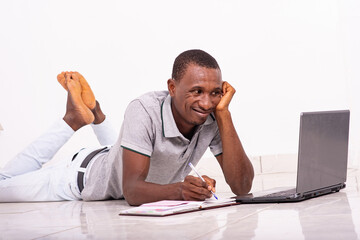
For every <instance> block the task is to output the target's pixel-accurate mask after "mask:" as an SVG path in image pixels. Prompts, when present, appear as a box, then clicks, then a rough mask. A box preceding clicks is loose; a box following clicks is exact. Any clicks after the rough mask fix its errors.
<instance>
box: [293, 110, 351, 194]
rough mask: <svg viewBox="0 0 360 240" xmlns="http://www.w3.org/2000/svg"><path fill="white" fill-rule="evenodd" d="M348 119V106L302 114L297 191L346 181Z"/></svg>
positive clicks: (301, 191)
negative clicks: (343, 108)
mask: <svg viewBox="0 0 360 240" xmlns="http://www.w3.org/2000/svg"><path fill="white" fill-rule="evenodd" d="M349 120H350V111H349V110H342V111H326V112H305V113H302V114H301V117H300V139H299V153H298V171H297V172H298V174H297V184H296V192H297V193H305V192H309V191H313V190H317V189H321V188H325V187H329V186H334V185H337V184H339V183H344V182H345V181H346V171H347V161H348V159H347V158H348V140H349Z"/></svg>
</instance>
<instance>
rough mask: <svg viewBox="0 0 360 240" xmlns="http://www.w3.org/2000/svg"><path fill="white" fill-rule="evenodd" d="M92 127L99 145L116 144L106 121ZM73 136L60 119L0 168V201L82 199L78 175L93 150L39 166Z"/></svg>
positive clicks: (84, 150)
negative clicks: (73, 157)
mask: <svg viewBox="0 0 360 240" xmlns="http://www.w3.org/2000/svg"><path fill="white" fill-rule="evenodd" d="M91 126H92V128H93V130H94V132H95V135H96V137H97V139H98V140H99V143H100V144H101V145H103V146H105V145H113V144H114V143H115V141H116V138H117V133H116V132H115V131H114V129H113V128H112V126H111V124H110V122H109V121H108V120H106V119H105V121H104V122H102V123H101V124H97V125H94V124H91ZM73 134H74V130H73V129H72V128H71V127H70V126H69V125H67V124H66V123H65V121H64V120H62V119H61V120H59V121H57V122H56V123H55V124H54V125H53V126H52V127H51V128H50V129H49V130H48V131H46V132H45V133H44V134H43V135H41V136H40V137H39V138H37V139H36V140H35V141H34V142H32V143H31V144H30V145H29V146H28V147H26V148H25V149H24V150H23V151H22V152H21V153H19V154H18V155H16V156H15V158H14V159H12V160H11V161H9V162H8V163H7V164H6V165H5V167H4V168H3V169H0V202H29V201H30V202H31V201H63V200H81V194H80V191H79V188H78V184H77V172H78V171H79V169H80V165H81V163H82V161H83V160H84V158H85V157H86V156H87V155H88V154H89V153H90V152H92V151H93V150H95V149H94V148H92V149H91V148H85V149H82V150H80V152H79V153H78V154H77V156H76V158H75V159H74V160H73V161H72V156H69V157H68V158H67V159H63V161H60V162H58V163H56V164H54V165H52V166H46V167H42V165H43V164H44V163H46V162H48V161H50V160H51V159H52V158H53V157H54V155H55V154H56V153H57V151H58V150H59V149H60V148H61V147H62V146H63V145H64V144H65V143H66V142H67V141H68V140H69V139H70V138H71V136H72V135H73Z"/></svg>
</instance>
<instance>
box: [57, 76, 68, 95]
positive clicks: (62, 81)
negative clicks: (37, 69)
mask: <svg viewBox="0 0 360 240" xmlns="http://www.w3.org/2000/svg"><path fill="white" fill-rule="evenodd" d="M57 80H58V82H59V83H60V84H61V86H63V88H64V89H65V90H66V91H67V90H68V89H67V86H66V80H65V72H61V73H60V74H58V75H57Z"/></svg>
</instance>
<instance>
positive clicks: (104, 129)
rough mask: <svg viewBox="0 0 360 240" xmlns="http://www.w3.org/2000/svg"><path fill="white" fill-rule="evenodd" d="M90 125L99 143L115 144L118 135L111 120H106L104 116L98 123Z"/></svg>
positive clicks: (105, 144) (104, 144)
mask: <svg viewBox="0 0 360 240" xmlns="http://www.w3.org/2000/svg"><path fill="white" fill-rule="evenodd" d="M91 127H92V129H93V131H94V133H95V135H96V137H97V139H98V141H99V143H100V145H102V146H107V145H110V146H112V145H114V144H115V142H116V140H117V137H118V133H117V131H115V129H114V128H113V126H112V124H111V122H110V121H109V120H107V118H105V120H104V121H103V122H102V123H100V124H91Z"/></svg>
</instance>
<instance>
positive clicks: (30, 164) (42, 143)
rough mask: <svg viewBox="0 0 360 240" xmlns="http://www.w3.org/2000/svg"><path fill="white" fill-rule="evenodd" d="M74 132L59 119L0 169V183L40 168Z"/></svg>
mask: <svg viewBox="0 0 360 240" xmlns="http://www.w3.org/2000/svg"><path fill="white" fill-rule="evenodd" d="M73 134H74V130H73V129H72V128H71V127H70V126H69V125H67V123H66V122H65V121H64V120H63V119H61V120H59V121H57V122H56V123H55V124H54V125H53V126H52V127H51V128H50V129H49V130H48V131H46V132H45V133H44V134H43V135H41V136H40V137H39V138H37V139H36V140H35V141H34V142H32V143H31V144H30V145H29V146H28V147H26V148H25V149H24V150H23V151H22V152H21V153H19V154H18V155H16V156H15V158H13V159H12V160H11V161H10V162H8V163H7V164H6V165H5V167H4V168H3V169H0V181H1V180H2V179H6V178H11V177H13V176H17V175H21V174H25V173H28V172H31V171H35V170H38V169H40V168H41V166H42V165H43V164H44V163H46V162H48V161H49V160H51V159H52V158H53V157H54V155H55V154H56V152H57V151H58V150H59V149H60V148H61V147H62V146H63V145H64V144H65V143H66V142H67V141H68V140H69V139H70V137H71V136H72V135H73Z"/></svg>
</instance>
